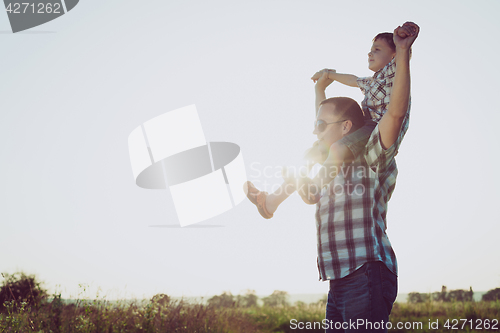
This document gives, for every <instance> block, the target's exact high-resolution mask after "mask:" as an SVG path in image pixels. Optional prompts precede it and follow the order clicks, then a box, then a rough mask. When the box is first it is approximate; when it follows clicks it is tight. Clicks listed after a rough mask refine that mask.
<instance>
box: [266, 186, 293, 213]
mask: <svg viewBox="0 0 500 333" xmlns="http://www.w3.org/2000/svg"><path fill="white" fill-rule="evenodd" d="M293 192H295V186H294V185H292V184H288V183H287V182H286V181H284V182H283V183H282V184H281V185H280V187H278V189H277V190H276V191H274V192H273V193H271V194H269V195H268V196H267V198H266V208H267V211H268V212H269V213H271V214H274V212H275V211H276V209H278V206H279V205H281V203H282V202H283V201H285V200H286V199H287V198H288V197H289V196H291V195H292V194H293Z"/></svg>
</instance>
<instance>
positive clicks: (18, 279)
mask: <svg viewBox="0 0 500 333" xmlns="http://www.w3.org/2000/svg"><path fill="white" fill-rule="evenodd" d="M2 276H3V277H4V281H3V282H2V287H1V288H0V313H4V312H6V310H7V309H6V307H5V304H4V303H5V302H9V301H10V302H14V303H13V307H14V309H18V308H19V307H20V305H21V303H23V302H24V303H26V304H25V305H26V306H27V307H33V306H35V307H36V306H39V305H40V304H41V301H42V300H43V299H44V298H45V297H46V296H47V291H46V290H45V289H42V288H41V286H40V285H41V283H40V282H37V280H36V278H35V276H34V275H26V274H25V273H22V272H20V273H19V272H18V273H14V274H7V273H2Z"/></svg>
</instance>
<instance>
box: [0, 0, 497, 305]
mask: <svg viewBox="0 0 500 333" xmlns="http://www.w3.org/2000/svg"><path fill="white" fill-rule="evenodd" d="M499 12H500V2H498V1H484V0H481V1H419V2H418V3H417V2H415V1H384V2H379V3H375V2H373V1H342V2H340V1H308V2H306V1H300V2H299V1H251V2H250V1H248V2H245V3H244V4H242V3H241V2H237V1H210V2H205V1H191V2H186V1H160V0H154V1H147V2H139V1H130V0H119V1H118V0H108V1H97V0H94V1H91V0H81V1H80V3H79V4H78V5H77V6H76V7H75V8H74V9H73V10H72V11H71V12H69V13H68V14H66V15H64V16H62V17H60V18H58V19H56V20H54V21H52V22H49V23H47V24H44V25H42V26H39V27H36V28H33V29H31V30H28V31H26V32H24V33H18V34H12V33H11V32H9V31H10V26H9V22H8V18H7V14H6V13H5V12H0V32H1V33H0V40H1V44H2V51H1V52H0V61H1V63H2V70H1V79H0V106H1V111H0V170H1V173H2V177H1V178H0V202H1V209H0V246H1V251H0V271H2V272H9V273H13V272H15V271H18V270H23V271H25V272H27V273H34V274H37V276H38V277H39V278H40V279H41V280H43V281H45V282H46V287H48V288H49V290H50V291H54V290H59V291H61V292H62V293H63V297H69V296H74V297H75V296H77V295H78V293H79V284H87V285H90V289H89V290H90V291H91V293H94V292H95V290H96V289H97V288H99V287H100V288H101V289H102V290H103V292H104V293H105V294H107V295H108V297H110V298H116V297H122V298H124V297H132V296H135V297H142V296H146V297H150V296H151V295H153V294H155V293H158V292H162V293H166V294H169V295H173V296H182V295H184V296H207V295H212V294H220V293H222V292H223V291H231V292H232V293H233V294H238V293H242V292H244V291H245V290H246V289H254V290H256V292H257V293H258V294H259V295H264V294H270V293H272V292H273V290H285V291H288V292H289V293H323V292H325V293H326V292H327V289H328V284H327V283H325V282H319V281H318V273H317V269H316V238H315V227H314V216H313V215H314V206H307V205H305V204H303V203H302V201H301V199H300V198H299V197H298V196H296V195H294V196H293V197H291V198H290V199H289V200H287V201H286V202H285V203H284V204H283V205H282V206H281V207H280V208H279V209H278V211H277V212H276V213H275V217H274V218H273V219H271V220H264V219H263V218H261V217H260V215H259V214H258V213H257V210H256V208H255V207H254V206H253V205H252V204H251V203H249V202H247V201H244V202H242V203H241V204H239V205H238V206H237V207H235V208H234V209H232V210H230V211H228V212H226V213H224V214H222V215H219V216H217V217H214V218H212V219H210V220H207V221H205V222H203V223H201V224H199V225H197V227H191V228H173V227H165V225H175V224H178V220H177V216H176V212H175V209H174V206H173V203H172V200H171V196H170V193H169V192H168V191H160V190H156V191H154V190H145V189H141V188H139V187H137V186H136V185H135V183H134V178H133V175H132V170H131V167H130V160H129V155H128V147H127V138H128V135H129V133H130V132H131V131H132V130H133V129H134V128H136V127H137V126H139V125H140V124H142V123H143V122H145V121H147V120H149V119H151V118H153V117H155V116H157V115H160V114H163V113H165V112H168V111H171V110H174V109H177V108H180V107H183V106H186V105H190V104H196V106H197V108H198V113H199V116H200V119H201V122H202V124H203V128H204V131H205V136H206V138H207V140H209V141H228V142H234V143H236V144H238V145H239V146H240V147H241V151H242V154H243V157H244V160H245V165H246V168H247V174H248V177H249V179H251V180H254V181H256V182H264V181H266V182H267V183H268V184H269V185H277V184H279V183H280V182H281V179H280V178H279V177H278V176H276V175H275V173H277V170H279V167H280V166H282V165H288V164H293V163H295V161H296V160H297V159H298V157H300V156H301V155H302V152H303V151H304V150H305V149H306V148H308V147H309V146H310V145H311V144H312V142H314V138H315V137H314V136H313V135H312V130H313V128H312V123H313V120H314V91H313V83H312V81H311V80H310V79H309V78H310V77H311V75H312V74H313V73H314V72H316V71H317V70H320V69H322V68H325V67H328V68H334V69H336V70H337V71H338V72H343V73H352V74H356V75H358V76H369V75H371V74H372V73H371V72H370V71H369V70H368V68H367V53H368V51H369V49H370V46H371V40H372V38H373V37H374V36H375V35H376V34H377V33H379V32H384V31H392V30H393V29H394V28H395V27H396V26H397V25H400V24H402V23H404V22H405V21H408V20H411V21H414V22H416V23H417V24H419V25H420V27H421V32H420V35H419V38H418V39H417V41H416V42H415V44H414V47H413V58H412V64H411V70H412V113H411V114H412V116H411V121H410V128H409V131H408V133H407V135H406V137H405V139H404V141H403V144H402V146H401V149H400V152H399V155H398V156H397V161H398V166H399V176H398V182H397V186H396V190H395V192H394V195H393V197H392V199H391V201H390V203H389V214H388V235H389V238H390V240H391V242H392V244H393V247H394V249H395V252H396V255H397V257H398V262H399V290H400V292H403V293H406V292H411V291H419V292H429V291H437V290H440V288H441V286H442V285H446V286H448V288H450V289H468V288H469V287H470V286H472V288H473V289H474V290H477V291H486V290H489V289H493V288H496V287H500V267H499V266H498V262H500V250H499V246H498V235H499V234H500V225H499V222H500V218H499V216H498V208H497V207H498V205H499V202H500V194H499V190H498V189H499V188H500V177H499V173H498V169H497V167H498V162H499V157H498V155H496V153H498V143H497V142H498V139H499V136H498V133H499V130H498V128H497V127H498V124H500V116H499V106H498V103H496V102H495V101H496V98H497V97H498V91H499V88H500V83H499V82H500V81H499V80H498V78H499V77H500V73H499V66H498V60H497V58H498V56H499V54H500V46H499V43H498V35H499V33H500V21H499V20H498V13H499ZM327 96H349V97H352V98H355V99H356V100H358V101H361V99H362V94H361V92H360V91H359V89H355V88H349V87H344V86H342V85H341V84H339V83H333V84H332V85H331V86H330V87H329V88H328V90H327ZM185 135H186V136H188V135H189V133H186V134H185ZM179 140H182V137H180V138H179ZM266 168H267V169H266ZM264 170H271V171H272V172H269V171H268V172H267V174H266V175H264V174H263V172H264ZM193 209H196V206H195V203H194V208H193ZM162 226H163V227H162ZM210 226H212V227H210Z"/></svg>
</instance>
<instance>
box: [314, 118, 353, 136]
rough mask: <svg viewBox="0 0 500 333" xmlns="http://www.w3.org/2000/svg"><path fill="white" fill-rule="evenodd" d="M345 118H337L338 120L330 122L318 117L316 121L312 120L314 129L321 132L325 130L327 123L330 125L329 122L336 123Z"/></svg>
mask: <svg viewBox="0 0 500 333" xmlns="http://www.w3.org/2000/svg"><path fill="white" fill-rule="evenodd" d="M346 120H347V119H344V120H339V121H334V122H332V123H327V122H325V121H324V120H321V119H319V120H316V121H315V122H314V128H316V129H317V130H318V133H321V132H323V131H324V130H326V127H327V126H328V125H331V124H337V123H342V122H344V121H346Z"/></svg>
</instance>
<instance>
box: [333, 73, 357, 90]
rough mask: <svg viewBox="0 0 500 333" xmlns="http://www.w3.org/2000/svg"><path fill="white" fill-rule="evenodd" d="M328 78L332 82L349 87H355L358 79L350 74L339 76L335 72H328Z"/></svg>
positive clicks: (339, 74)
mask: <svg viewBox="0 0 500 333" xmlns="http://www.w3.org/2000/svg"><path fill="white" fill-rule="evenodd" d="M328 77H329V78H330V79H332V80H334V81H337V82H340V83H342V84H345V85H346V86H349V87H357V86H358V77H357V76H356V75H352V74H341V73H337V72H330V71H328Z"/></svg>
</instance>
